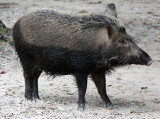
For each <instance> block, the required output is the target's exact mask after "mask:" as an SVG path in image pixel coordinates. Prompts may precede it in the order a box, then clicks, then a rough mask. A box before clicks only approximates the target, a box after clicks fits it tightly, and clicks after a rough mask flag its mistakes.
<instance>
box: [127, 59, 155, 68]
mask: <svg viewBox="0 0 160 119" xmlns="http://www.w3.org/2000/svg"><path fill="white" fill-rule="evenodd" d="M153 61H154V60H153V59H152V58H151V57H131V58H130V59H129V60H128V64H139V65H147V66H150V65H151V64H152V62H153Z"/></svg>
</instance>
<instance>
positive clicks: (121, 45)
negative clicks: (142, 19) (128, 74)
mask: <svg viewBox="0 0 160 119" xmlns="http://www.w3.org/2000/svg"><path fill="white" fill-rule="evenodd" d="M107 29H108V37H109V42H110V43H109V44H110V46H109V56H110V58H109V62H110V64H112V65H124V64H140V65H148V66H149V65H151V63H152V62H153V59H152V58H151V57H150V56H149V55H148V54H147V53H146V52H144V51H143V50H142V49H141V48H139V47H138V46H137V45H136V44H135V43H134V42H133V41H132V39H131V37H130V36H129V35H128V34H127V33H126V30H125V28H124V27H118V28H114V27H108V28H107Z"/></svg>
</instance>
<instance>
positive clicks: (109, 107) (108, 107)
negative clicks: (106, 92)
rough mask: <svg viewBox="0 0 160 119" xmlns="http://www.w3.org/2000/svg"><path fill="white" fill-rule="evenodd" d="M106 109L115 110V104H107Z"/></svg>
mask: <svg viewBox="0 0 160 119" xmlns="http://www.w3.org/2000/svg"><path fill="white" fill-rule="evenodd" d="M105 108H107V109H113V104H112V103H108V104H105Z"/></svg>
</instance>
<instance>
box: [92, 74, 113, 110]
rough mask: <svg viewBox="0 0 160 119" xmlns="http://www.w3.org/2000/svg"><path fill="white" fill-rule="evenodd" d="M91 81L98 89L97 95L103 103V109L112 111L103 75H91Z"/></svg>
mask: <svg viewBox="0 0 160 119" xmlns="http://www.w3.org/2000/svg"><path fill="white" fill-rule="evenodd" d="M92 79H93V81H94V83H95V85H96V87H97V89H98V93H99V94H100V96H101V98H102V100H103V101H104V103H105V107H107V108H110V109H112V108H113V105H112V103H111V101H110V99H109V98H108V96H107V93H106V81H105V74H104V73H99V74H92Z"/></svg>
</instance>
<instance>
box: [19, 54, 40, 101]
mask: <svg viewBox="0 0 160 119" xmlns="http://www.w3.org/2000/svg"><path fill="white" fill-rule="evenodd" d="M19 58H20V61H21V64H22V67H23V75H24V79H25V98H26V99H30V100H32V99H39V95H38V78H39V76H40V74H41V72H42V71H41V70H40V69H39V68H38V67H36V66H35V62H34V59H33V58H32V57H30V56H27V55H25V54H24V53H20V54H19Z"/></svg>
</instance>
